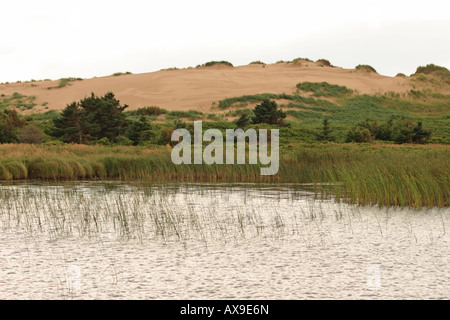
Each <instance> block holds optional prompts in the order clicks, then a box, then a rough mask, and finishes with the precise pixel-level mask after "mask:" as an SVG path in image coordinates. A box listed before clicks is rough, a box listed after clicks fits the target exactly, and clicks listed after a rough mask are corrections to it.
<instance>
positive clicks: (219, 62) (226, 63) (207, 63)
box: [197, 60, 234, 68]
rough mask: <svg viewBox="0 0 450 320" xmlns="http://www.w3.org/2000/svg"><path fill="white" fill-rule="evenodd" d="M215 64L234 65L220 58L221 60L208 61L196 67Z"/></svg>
mask: <svg viewBox="0 0 450 320" xmlns="http://www.w3.org/2000/svg"><path fill="white" fill-rule="evenodd" d="M215 65H225V66H229V67H234V66H233V64H232V63H231V62H228V61H224V60H222V61H209V62H206V63H204V64H202V65H198V66H197V68H200V67H212V66H215Z"/></svg>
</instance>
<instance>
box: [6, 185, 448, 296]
mask: <svg viewBox="0 0 450 320" xmlns="http://www.w3.org/2000/svg"><path fill="white" fill-rule="evenodd" d="M0 228H1V233H0V299H449V298H450V271H449V270H450V269H449V268H448V265H449V264H450V255H449V253H450V250H449V244H450V235H449V233H450V210H449V209H427V210H420V211H419V210H410V209H386V208H384V209H380V208H376V207H358V206H353V205H347V204H342V203H341V204H339V203H335V201H333V200H317V199H316V200H315V199H314V196H313V193H312V192H310V191H308V188H307V186H302V188H301V189H299V188H294V186H292V185H283V186H276V187H274V186H264V185H262V186H261V185H260V186H255V185H251V184H238V185H198V184H182V185H173V184H171V185H155V186H153V187H138V186H132V185H127V184H112V183H83V184H61V185H54V184H52V185H51V184H39V185H38V184H36V185H33V184H13V185H2V186H0Z"/></svg>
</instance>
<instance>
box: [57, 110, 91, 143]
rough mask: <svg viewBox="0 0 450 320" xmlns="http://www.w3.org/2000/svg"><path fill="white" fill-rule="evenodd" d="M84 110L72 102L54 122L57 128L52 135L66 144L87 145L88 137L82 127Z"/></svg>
mask: <svg viewBox="0 0 450 320" xmlns="http://www.w3.org/2000/svg"><path fill="white" fill-rule="evenodd" d="M81 117H82V110H81V109H80V108H79V106H78V104H77V103H76V102H72V103H71V104H69V105H67V107H66V108H65V109H64V110H63V111H62V112H61V115H60V117H59V118H56V119H54V120H53V123H54V125H55V128H54V130H53V133H52V135H53V136H55V137H57V138H61V139H62V141H64V142H66V143H85V142H87V141H86V137H85V134H84V133H83V130H82V126H81Z"/></svg>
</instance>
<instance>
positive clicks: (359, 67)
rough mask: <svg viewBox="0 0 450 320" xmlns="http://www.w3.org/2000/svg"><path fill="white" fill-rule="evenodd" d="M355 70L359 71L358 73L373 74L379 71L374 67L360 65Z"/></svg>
mask: <svg viewBox="0 0 450 320" xmlns="http://www.w3.org/2000/svg"><path fill="white" fill-rule="evenodd" d="M355 69H356V70H358V71H364V72H369V73H370V72H373V73H377V71H376V70H375V68H374V67H372V66H369V65H368V64H358V65H357V66H356V67H355Z"/></svg>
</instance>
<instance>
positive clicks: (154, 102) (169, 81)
mask: <svg viewBox="0 0 450 320" xmlns="http://www.w3.org/2000/svg"><path fill="white" fill-rule="evenodd" d="M303 81H311V82H322V81H326V82H328V83H331V84H338V85H345V86H347V87H349V88H351V89H355V90H358V91H359V92H360V93H376V92H387V91H395V92H403V91H407V90H410V89H411V88H412V87H411V86H410V85H409V79H408V78H401V77H388V76H382V75H379V74H375V73H366V72H361V71H355V70H353V69H343V68H338V67H321V66H319V64H318V63H314V62H302V64H301V65H295V64H292V63H289V64H288V63H277V64H272V65H265V66H263V65H259V64H255V65H247V66H240V67H234V68H233V67H228V66H224V65H216V66H212V67H200V68H195V69H194V68H191V69H176V70H162V71H157V72H151V73H142V74H128V75H121V76H108V77H100V78H92V79H84V80H83V81H74V82H70V84H69V85H67V86H65V87H63V88H58V89H52V90H48V89H47V88H48V87H50V86H57V85H58V81H38V82H32V83H31V82H28V83H13V84H7V85H0V94H5V95H10V94H12V93H13V92H18V93H21V94H24V95H27V96H36V100H35V102H36V103H37V104H38V106H35V107H34V108H33V109H32V110H28V111H25V113H29V112H43V111H46V110H47V109H45V108H44V107H43V106H41V105H40V104H42V103H44V102H47V103H48V104H47V106H48V109H55V110H61V109H63V108H65V107H66V105H67V104H68V103H70V102H72V101H78V100H80V99H82V98H84V97H86V96H88V95H89V94H90V93H91V92H94V93H95V94H96V95H103V94H104V93H106V92H108V91H111V92H113V93H114V94H115V95H116V97H117V98H118V99H119V100H120V102H121V103H123V104H128V105H129V106H130V107H129V110H133V109H137V108H139V107H143V106H159V107H161V108H165V109H167V110H189V109H194V110H200V111H203V112H205V111H211V110H212V106H213V102H216V103H217V102H218V101H219V100H222V99H224V98H227V97H228V98H229V97H234V96H241V95H246V94H257V93H283V92H284V93H288V94H290V93H292V92H294V91H295V86H296V84H297V83H299V82H303ZM213 110H214V109H213Z"/></svg>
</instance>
